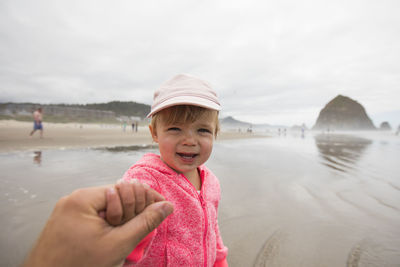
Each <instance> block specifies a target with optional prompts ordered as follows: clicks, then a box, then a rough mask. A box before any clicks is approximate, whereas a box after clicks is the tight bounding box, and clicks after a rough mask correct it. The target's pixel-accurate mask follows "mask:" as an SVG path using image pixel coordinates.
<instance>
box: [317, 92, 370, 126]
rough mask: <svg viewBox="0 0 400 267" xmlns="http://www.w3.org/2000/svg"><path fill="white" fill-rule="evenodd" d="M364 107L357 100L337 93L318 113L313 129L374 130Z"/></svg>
mask: <svg viewBox="0 0 400 267" xmlns="http://www.w3.org/2000/svg"><path fill="white" fill-rule="evenodd" d="M375 129H376V128H375V126H374V124H373V123H372V121H371V119H370V118H369V117H368V115H367V113H366V111H365V109H364V107H363V106H362V105H361V104H359V103H358V102H357V101H355V100H353V99H351V98H349V97H347V96H342V95H338V96H337V97H335V98H334V99H332V100H331V101H330V102H329V103H328V104H326V106H325V107H324V108H323V109H322V110H321V112H320V113H319V116H318V119H317V122H316V123H315V125H314V127H313V130H375Z"/></svg>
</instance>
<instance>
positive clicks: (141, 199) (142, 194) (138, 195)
mask: <svg viewBox="0 0 400 267" xmlns="http://www.w3.org/2000/svg"><path fill="white" fill-rule="evenodd" d="M132 185H133V188H134V190H135V213H136V214H139V213H141V212H142V211H143V210H144V208H145V207H146V190H145V188H144V187H143V184H142V183H140V182H138V181H136V180H134V182H133V183H132Z"/></svg>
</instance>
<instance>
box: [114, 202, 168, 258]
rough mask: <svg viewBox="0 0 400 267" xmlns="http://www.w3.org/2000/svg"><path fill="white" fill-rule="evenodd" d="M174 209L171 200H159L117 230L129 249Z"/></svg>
mask: <svg viewBox="0 0 400 267" xmlns="http://www.w3.org/2000/svg"><path fill="white" fill-rule="evenodd" d="M173 210H174V206H173V205H172V203H171V202H168V201H160V202H156V203H153V204H151V205H149V206H147V207H146V209H145V210H144V211H143V212H142V213H140V214H138V215H137V216H136V217H134V218H132V219H131V220H130V221H128V222H126V223H125V224H124V225H122V226H121V227H120V228H119V229H118V232H119V234H120V236H121V238H122V239H125V242H127V243H126V244H127V245H128V244H129V245H128V246H129V247H130V249H129V251H131V250H132V249H133V248H134V247H136V245H137V244H139V242H140V241H141V240H142V239H143V238H144V237H145V236H147V235H148V234H149V233H151V232H152V231H153V230H154V229H156V228H157V227H158V226H159V225H160V224H161V223H162V222H163V221H164V220H165V218H167V217H168V215H170V214H171V213H172V212H173Z"/></svg>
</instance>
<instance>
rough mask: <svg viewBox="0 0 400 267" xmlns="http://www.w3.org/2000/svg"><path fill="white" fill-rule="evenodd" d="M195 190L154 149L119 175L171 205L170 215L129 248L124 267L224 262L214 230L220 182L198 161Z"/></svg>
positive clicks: (223, 255) (222, 248) (205, 266)
mask: <svg viewBox="0 0 400 267" xmlns="http://www.w3.org/2000/svg"><path fill="white" fill-rule="evenodd" d="M198 169H199V171H200V177H201V181H202V186H201V192H200V194H199V193H198V192H197V190H196V188H195V187H194V186H193V185H192V184H191V183H190V182H189V181H188V180H187V179H186V177H185V176H184V175H182V174H178V173H176V172H175V171H174V170H172V169H171V168H170V167H168V166H167V165H166V164H165V163H164V162H163V161H162V160H161V159H160V156H158V155H156V154H151V153H150V154H146V155H144V156H143V158H142V159H141V160H139V161H138V162H137V163H136V164H135V165H133V166H132V167H131V168H130V169H129V170H128V171H126V173H125V174H124V176H123V179H124V180H130V179H138V180H139V181H141V182H144V183H146V184H148V185H150V186H151V187H152V188H153V189H155V190H156V191H158V192H159V193H161V194H162V195H163V196H164V197H165V198H166V200H168V201H170V202H172V203H173V204H174V213H173V214H171V215H170V216H169V217H168V218H167V219H166V220H165V221H164V222H163V223H162V224H161V225H160V226H159V227H158V228H157V229H155V230H154V231H153V232H152V233H150V234H149V235H148V236H147V237H145V238H144V239H143V240H142V242H141V243H140V244H139V245H138V246H137V247H136V248H135V250H133V251H132V253H131V254H130V255H129V256H128V258H127V259H126V262H125V266H149V267H150V266H151V267H153V266H185V267H190V266H196V267H197V266H204V267H210V266H228V264H227V261H226V255H227V253H228V249H227V248H226V247H225V246H224V244H223V243H222V239H221V236H220V233H219V229H218V221H217V210H218V203H219V200H220V187H219V181H218V179H217V177H216V176H215V175H214V174H213V173H212V172H211V171H210V170H209V169H208V168H206V167H205V166H204V165H202V166H199V167H198Z"/></svg>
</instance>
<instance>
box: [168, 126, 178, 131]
mask: <svg viewBox="0 0 400 267" xmlns="http://www.w3.org/2000/svg"><path fill="white" fill-rule="evenodd" d="M168 131H180V129H179V128H178V127H170V128H168Z"/></svg>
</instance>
